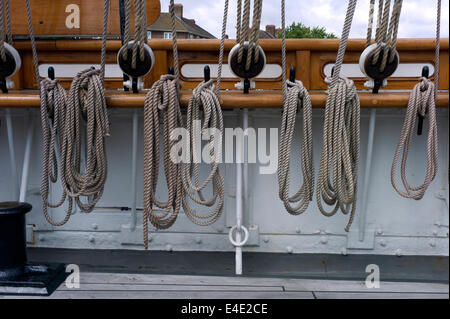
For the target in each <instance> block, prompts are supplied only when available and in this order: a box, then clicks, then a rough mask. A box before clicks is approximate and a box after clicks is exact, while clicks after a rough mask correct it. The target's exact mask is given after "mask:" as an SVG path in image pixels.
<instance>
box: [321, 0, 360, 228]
mask: <svg viewBox="0 0 450 319" xmlns="http://www.w3.org/2000/svg"><path fill="white" fill-rule="evenodd" d="M356 3H357V1H356V0H349V3H348V9H347V14H346V19H345V23H344V28H343V32H342V37H341V41H340V44H339V50H338V54H337V58H336V64H335V68H334V73H333V75H332V77H331V78H330V77H328V78H326V79H325V81H326V83H327V84H328V97H327V102H326V106H325V119H324V128H323V150H322V154H321V157H320V168H319V173H318V178H317V191H316V200H317V205H318V207H319V210H320V212H321V213H322V214H323V215H325V216H333V215H334V214H336V212H337V211H338V210H341V211H342V212H343V213H344V214H349V213H350V218H349V221H348V224H347V226H346V227H345V230H346V231H349V230H350V226H351V224H352V222H353V219H354V214H355V208H356V194H357V179H358V164H359V151H360V135H359V134H360V104H359V98H358V94H357V91H356V88H355V85H354V83H353V81H351V80H348V79H345V78H341V77H340V70H341V67H342V62H343V59H344V55H345V50H346V46H347V42H348V37H349V33H350V28H351V24H352V20H353V15H354V12H355V8H356ZM322 200H323V201H324V202H325V203H326V204H327V205H329V206H334V207H333V208H332V210H331V211H329V210H327V209H325V207H324V206H323V204H322Z"/></svg>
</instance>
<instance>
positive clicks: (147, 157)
mask: <svg viewBox="0 0 450 319" xmlns="http://www.w3.org/2000/svg"><path fill="white" fill-rule="evenodd" d="M169 10H170V16H171V20H172V35H173V36H172V44H173V57H174V67H173V71H174V74H166V75H163V76H161V78H160V79H159V80H158V81H156V82H155V83H154V84H153V86H152V89H151V90H150V92H148V93H147V96H146V98H145V105H144V213H143V235H144V247H145V249H148V221H150V222H151V224H152V225H153V226H154V227H156V228H157V229H167V228H169V227H170V226H172V225H173V224H174V223H175V221H176V219H177V216H178V213H179V211H180V207H181V200H182V196H183V186H182V182H181V163H179V162H175V161H173V159H172V158H171V150H172V149H173V148H174V145H175V144H176V143H179V140H177V139H171V134H172V133H173V132H174V130H175V129H176V128H179V127H182V126H183V120H182V117H181V110H180V104H179V90H180V80H179V70H178V49H177V35H176V24H175V23H176V18H175V8H174V1H173V0H171V1H170V7H169ZM160 115H161V117H162V121H163V143H164V145H163V156H164V160H163V165H164V173H165V178H166V183H167V194H168V199H167V201H165V202H162V201H159V200H158V199H157V198H156V188H157V185H158V172H159V157H160V142H159V134H160V122H159V117H160ZM157 210H162V212H161V213H158V212H157Z"/></svg>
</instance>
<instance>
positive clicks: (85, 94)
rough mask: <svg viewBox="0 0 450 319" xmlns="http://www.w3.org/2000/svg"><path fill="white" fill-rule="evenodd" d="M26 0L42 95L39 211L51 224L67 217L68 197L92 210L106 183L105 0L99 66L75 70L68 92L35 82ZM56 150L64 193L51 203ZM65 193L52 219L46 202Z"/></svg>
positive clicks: (54, 82)
mask: <svg viewBox="0 0 450 319" xmlns="http://www.w3.org/2000/svg"><path fill="white" fill-rule="evenodd" d="M25 4H26V9H27V19H28V27H29V31H30V39H31V47H32V55H33V66H34V70H35V76H36V82H37V85H38V88H39V92H40V100H41V124H42V132H43V146H44V147H43V166H42V167H43V168H42V179H41V195H42V199H43V211H44V215H45V217H46V219H47V220H48V222H49V223H50V224H52V225H54V226H61V225H64V224H65V223H67V222H68V220H69V218H70V215H71V211H72V206H73V199H75V201H76V203H77V205H78V207H79V208H80V210H81V211H83V212H85V213H89V212H92V210H93V209H94V207H95V205H96V204H97V202H98V201H99V200H100V198H101V196H102V194H103V189H104V185H105V182H106V175H107V160H106V150H105V140H104V137H106V136H109V134H110V132H109V120H108V115H107V110H106V101H105V94H104V76H105V63H106V62H105V61H106V59H105V56H106V32H107V24H108V12H109V0H105V1H104V11H103V19H104V20H103V39H102V49H101V67H100V69H93V68H91V69H87V70H83V71H81V72H79V73H78V74H77V75H76V76H75V78H74V79H73V81H72V84H71V87H70V90H69V93H68V94H66V92H65V90H64V89H63V88H62V87H61V85H60V84H59V83H58V81H57V80H51V79H44V80H42V81H40V75H39V60H38V55H37V50H36V40H35V35H34V30H33V23H32V18H31V7H30V3H29V0H26V1H25ZM84 122H85V124H84ZM84 125H85V126H86V133H85V134H84V137H85V141H86V143H85V144H86V154H85V155H86V163H85V168H84V172H81V169H82V167H81V154H82V151H81V145H82V143H81V140H82V138H83V133H82V128H83V126H84ZM57 142H59V143H57ZM57 144H59V147H57ZM56 149H58V151H59V153H60V156H61V158H60V165H59V166H60V175H61V176H60V179H61V184H62V188H63V194H62V195H61V199H60V200H59V201H58V202H57V203H56V204H52V203H49V201H48V196H49V184H50V182H51V183H55V182H56V181H57V179H58V164H57V159H56ZM82 196H86V197H89V200H88V202H87V203H83V202H82V201H81V199H80V197H82ZM66 198H68V208H67V213H66V215H65V217H64V218H63V219H62V220H61V221H54V220H53V219H52V218H51V217H50V216H49V214H48V207H59V206H61V205H62V204H63V203H64V202H65V200H66Z"/></svg>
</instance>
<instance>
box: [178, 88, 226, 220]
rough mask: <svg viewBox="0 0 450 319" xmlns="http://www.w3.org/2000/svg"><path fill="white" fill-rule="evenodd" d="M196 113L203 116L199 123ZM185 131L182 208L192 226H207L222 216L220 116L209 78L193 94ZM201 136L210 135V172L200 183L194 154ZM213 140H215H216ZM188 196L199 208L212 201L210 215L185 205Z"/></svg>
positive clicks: (220, 111) (199, 144)
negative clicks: (207, 193)
mask: <svg viewBox="0 0 450 319" xmlns="http://www.w3.org/2000/svg"><path fill="white" fill-rule="evenodd" d="M200 108H202V110H200ZM201 111H202V112H201ZM200 113H202V114H203V121H202V119H201V114H200ZM202 122H203V124H202ZM200 129H201V132H200V134H199V135H200V136H197V131H198V130H200ZM187 130H188V133H189V146H188V149H189V151H190V152H189V154H188V156H187V158H186V160H187V161H185V162H184V163H183V169H182V182H183V189H184V194H185V196H183V209H184V212H185V214H186V216H187V217H188V218H189V219H190V220H191V221H192V222H193V223H195V224H197V225H200V226H207V225H211V224H213V223H214V222H215V221H217V220H218V219H219V217H220V215H221V214H222V210H223V203H224V195H225V192H224V181H223V177H222V175H221V174H220V171H219V162H220V158H221V151H220V150H221V147H222V135H223V116H222V109H221V106H220V103H219V99H218V98H217V96H216V94H215V92H214V84H213V80H212V79H211V80H209V81H207V82H202V83H200V84H199V85H198V86H197V88H195V90H194V92H193V95H192V98H191V99H190V101H189V105H188V110H187ZM208 131H209V132H208ZM201 133H209V135H210V138H209V142H208V145H209V151H210V159H209V160H210V163H211V164H210V165H211V170H210V173H209V175H208V177H207V178H206V179H205V180H204V181H203V182H202V183H200V178H199V163H200V160H201V159H199V158H198V152H197V151H198V150H199V149H200V147H201V143H202V137H201ZM215 138H218V140H216V139H215ZM200 157H201V155H200ZM192 174H193V175H192ZM210 182H212V188H213V195H212V197H211V198H210V199H205V198H204V196H203V194H202V191H203V190H204V189H205V188H206V187H207V185H208V184H209V183H210ZM188 197H189V198H190V199H191V200H192V201H194V202H195V203H197V204H199V205H202V206H206V207H211V206H213V205H214V204H215V203H216V202H217V205H216V207H215V208H214V209H213V210H212V211H211V212H210V213H207V214H200V213H198V212H196V211H195V210H194V209H193V208H192V207H191V206H190V205H189V202H188Z"/></svg>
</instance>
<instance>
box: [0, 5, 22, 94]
mask: <svg viewBox="0 0 450 319" xmlns="http://www.w3.org/2000/svg"><path fill="white" fill-rule="evenodd" d="M5 13H6V21H5ZM5 22H6V26H5ZM5 30H6V32H5ZM21 64H22V60H21V59H20V54H19V52H18V51H17V50H16V49H15V48H14V47H13V38H12V27H11V9H10V0H0V89H1V90H2V92H3V93H8V89H12V88H14V82H13V81H11V79H10V78H11V77H12V76H13V75H14V74H15V73H16V72H17V71H18V70H19V69H20V67H21Z"/></svg>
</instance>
